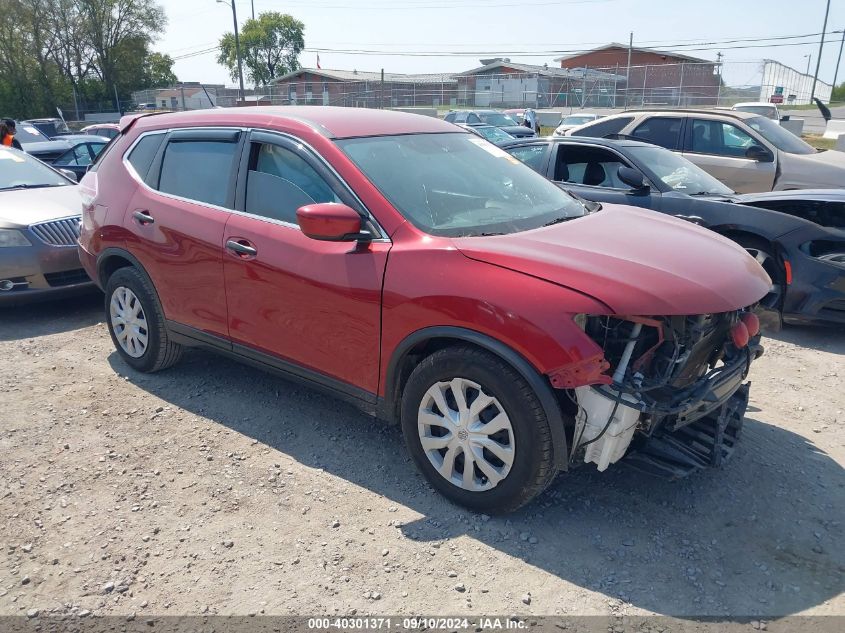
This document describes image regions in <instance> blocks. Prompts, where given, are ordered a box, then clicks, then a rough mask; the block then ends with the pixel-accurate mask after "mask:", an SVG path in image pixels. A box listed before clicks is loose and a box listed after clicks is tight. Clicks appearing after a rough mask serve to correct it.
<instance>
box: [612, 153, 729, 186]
mask: <svg viewBox="0 0 845 633" xmlns="http://www.w3.org/2000/svg"><path fill="white" fill-rule="evenodd" d="M628 151H629V152H630V154H631V155H632V156H633V157H634V158H636V159H637V162H639V163H640V164H643V165H646V166H647V167H648V168H649V170H651V172H652V173H653V174H654V175H655V176H657V178H659V179H660V180H661V181H663V183H664V184H666V185H667V186H669V187H671V188H672V189H674V190H675V191H678V192H680V193H686V194H689V195H704V194H714V195H720V196H728V195H731V194H732V193H733V191H731V190H730V189H729V188H728V187H726V186H725V185H723V184H722V183H721V182H719V181H718V180H716V179H715V178H714V177H713V176H711V175H710V174H708V173H707V172H706V171H704V170H703V169H701V168H700V167H698V166H697V165H693V164H692V163H691V162H690V161H688V160H687V159H686V158H684V157H683V156H678V155H677V154H675V153H674V152H670V151H669V150H667V149H663V148H662V147H647V146H641V147H640V146H630V147H628Z"/></svg>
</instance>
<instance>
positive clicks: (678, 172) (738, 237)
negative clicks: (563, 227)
mask: <svg viewBox="0 0 845 633" xmlns="http://www.w3.org/2000/svg"><path fill="white" fill-rule="evenodd" d="M502 147H503V148H504V149H505V151H507V152H508V153H509V154H511V155H512V156H514V157H516V158H518V159H519V160H521V161H522V162H524V163H525V164H527V165H528V166H529V167H531V168H532V169H534V170H535V171H537V172H538V173H540V174H542V175H544V176H546V177H547V178H549V179H550V180H552V181H554V182H556V183H559V184H560V185H561V186H563V187H564V188H566V189H567V190H570V191H572V192H573V193H576V194H578V195H579V196H582V197H584V198H586V199H588V200H593V201H596V202H612V203H616V204H626V205H630V206H635V207H644V208H647V209H652V210H654V211H659V212H661V213H665V214H669V215H674V216H675V217H679V218H682V219H684V220H688V221H691V222H694V223H696V224H699V225H701V226H705V227H707V228H710V229H712V230H714V231H716V232H718V233H720V234H721V235H724V236H725V237H728V238H730V239H732V240H733V241H735V242H737V243H738V244H740V245H741V246H743V247H744V248H745V249H746V250H747V251H748V252H749V253H751V254H752V255H753V256H754V258H755V259H757V261H758V262H759V263H760V264H761V265H762V266H763V268H764V269H765V270H766V272H767V273H768V275H769V277H770V278H771V279H772V286H771V288H770V290H769V293H768V295H767V296H766V297H765V298H764V299H763V303H764V305H767V306H768V307H770V308H772V309H774V310H776V311H777V312H778V313H780V314H782V316H783V319H784V320H785V321H786V322H789V323H802V322H834V323H842V324H845V189H838V190H828V191H818V190H797V191H784V192H769V193H762V194H759V193H758V194H745V195H737V194H736V193H735V192H734V191H732V190H731V189H730V188H729V187H727V186H725V185H724V184H722V183H721V182H720V181H718V180H717V179H716V178H714V177H712V176H711V175H710V174H708V173H707V172H705V171H704V170H702V169H700V168H699V167H697V166H696V165H694V164H693V163H691V162H690V161H689V160H686V158H684V157H683V156H681V155H678V154H676V153H673V152H670V151H669V150H666V149H664V148H662V147H658V146H655V145H650V144H646V143H642V142H638V141H633V140H611V139H602V138H589V137H577V136H567V137H551V138H540V139H525V140H516V139H515V140H513V141H510V142H507V143H504V144H503V145H502Z"/></svg>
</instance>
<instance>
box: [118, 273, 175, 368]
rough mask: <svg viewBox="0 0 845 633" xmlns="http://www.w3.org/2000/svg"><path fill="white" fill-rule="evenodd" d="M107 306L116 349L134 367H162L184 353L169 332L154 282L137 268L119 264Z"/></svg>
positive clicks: (172, 362) (170, 364)
mask: <svg viewBox="0 0 845 633" xmlns="http://www.w3.org/2000/svg"><path fill="white" fill-rule="evenodd" d="M105 308H106V324H107V325H108V328H109V334H111V339H112V342H113V343H114V346H115V349H117V352H118V354H120V356H121V358H123V360H124V361H125V362H126V364H127V365H129V366H130V367H132V368H133V369H136V370H138V371H141V372H144V373H152V372H156V371H161V370H162V369H167V368H168V367H170V366H172V365H174V364H175V363H176V362H177V361H178V360H179V358H180V357H181V356H182V346H181V345H179V344H178V343H174V342H173V341H171V340H170V337H169V336H168V333H167V329H166V328H165V320H164V312H163V311H162V309H161V305H160V304H159V302H158V297H157V295H156V292H155V289H154V288H153V285H152V283H151V282H150V280H149V279H148V278H147V277H146V275H144V274H142V273H141V272H140V271H139V270H138V269H136V268H132V267H127V268H120V269H118V270H117V271H115V272H114V274H113V275H112V276H111V277H109V280H108V283H106V304H105ZM142 342H143V344H141V343H142Z"/></svg>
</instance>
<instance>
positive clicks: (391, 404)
mask: <svg viewBox="0 0 845 633" xmlns="http://www.w3.org/2000/svg"><path fill="white" fill-rule="evenodd" d="M454 345H471V346H473V347H477V348H479V349H482V350H485V351H487V352H489V353H491V354H494V355H495V356H497V357H499V358H500V359H501V360H503V361H504V362H506V363H508V364H509V365H510V366H511V367H513V368H514V370H516V371H517V372H518V373H519V374H520V376H522V377H523V378H524V379H525V380H526V382H528V384H529V385H530V386H531V388H532V389H533V390H534V393H536V394H537V398H538V399H539V400H540V404H541V405H542V407H543V411H544V413H545V414H546V418H547V419H548V421H549V427H550V430H551V435H552V443H553V447H554V463H555V467H556V468H557V469H558V470H567V467H568V462H569V453H568V450H567V441H566V433H565V430H564V423H563V413H562V411H561V408H560V405H559V403H558V399H557V396H556V395H555V391H554V389H553V388H552V386H551V384H550V383H549V382H548V380H547V379H545V377H544V376H543V375H542V374H541V373H540V372H539V371H538V370H537V369H536V368H535V367H534V366H533V365H532V364H531V363H530V362H529V361H528V360H527V359H526V358H525V357H524V356H523V355H522V354H520V353H519V352H517V351H516V350H514V349H513V348H511V347H510V346H508V345H507V344H505V343H503V342H502V341H499V340H497V339H495V338H493V337H491V336H488V335H487V334H482V333H481V332H476V331H475V330H470V329H467V328H462V327H454V326H434V327H428V328H423V329H421V330H417V331H416V332H414V333H412V334H410V335H408V336H407V337H405V338H404V339H403V340H402V341H401V342H400V343H399V345H397V346H396V348H395V349H394V350H393V354H392V355H391V357H390V360H389V361H388V365H387V372H386V379H385V385H384V400H383V406H382V407H381V413H380V415H381V417H385V418H386V419H388V420H390V421H397V420H398V419H399V407H400V402H401V397H402V391H403V390H404V386H405V383H406V382H407V380H408V377H409V376H410V374H411V372H412V371H413V369H414V367H416V366H417V365H418V364H419V362H421V361H422V360H423V359H424V358H425V357H427V356H429V355H431V354H432V353H434V352H436V351H438V350H440V349H444V348H446V347H450V346H454Z"/></svg>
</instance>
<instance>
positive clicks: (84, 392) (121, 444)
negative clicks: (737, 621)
mask: <svg viewBox="0 0 845 633" xmlns="http://www.w3.org/2000/svg"><path fill="white" fill-rule="evenodd" d="M100 301H101V300H100V298H99V297H91V298H85V299H80V300H73V301H67V302H64V303H61V304H45V305H40V306H34V307H31V308H26V309H17V310H14V311H12V310H6V311H2V312H0V359H2V360H0V394H2V395H0V402H2V405H0V456H2V457H0V520H2V525H0V615H9V614H25V613H27V612H30V614H31V615H34V613H35V612H34V611H32V610H38V611H39V612H40V613H41V614H48V613H51V612H53V613H76V614H77V615H80V614H82V615H85V614H86V613H85V612H93V613H94V614H103V615H108V614H121V615H125V614H131V613H137V614H139V616H140V615H143V614H194V613H203V612H207V613H220V614H250V613H272V614H309V615H313V614H326V615H331V614H347V613H352V612H357V613H358V614H366V613H384V614H388V613H389V614H429V615H431V614H443V613H450V614H503V615H509V614H579V615H580V614H631V615H635V614H644V613H660V614H674V615H691V614H697V615H704V614H710V615H720V614H727V615H733V616H738V615H757V616H762V617H770V616H775V615H783V614H793V613H814V614H845V598H843V596H842V592H843V584H845V583H843V573H845V548H843V543H845V538H843V537H844V536H845V535H843V530H845V477H843V463H845V412H843V409H845V386H843V385H845V380H843V378H845V356H843V354H845V332H842V331H839V332H835V331H825V330H812V329H798V328H789V329H787V330H785V331H784V332H782V333H780V334H778V335H777V336H778V337H777V339H768V340H767V341H766V347H767V352H766V355H765V356H764V357H763V358H762V359H761V360H760V361H758V362H757V363H756V364H755V365H754V368H753V370H752V375H751V379H752V381H753V387H752V390H751V400H752V405H753V406H752V407H751V409H750V411H749V414H748V418H747V420H746V425H745V430H744V438H743V442H742V445H741V448H740V449H739V450H738V452H737V454H736V455H735V457H734V459H733V461H732V462H731V463H730V464H729V465H728V466H727V467H725V468H724V469H723V470H721V471H714V472H708V473H704V474H701V475H699V476H695V477H693V478H691V479H689V480H686V481H683V482H679V483H668V482H662V481H658V480H653V479H651V478H649V477H647V476H645V475H640V474H637V473H634V472H632V471H630V470H628V469H627V468H625V467H612V468H611V469H610V470H609V471H608V472H607V473H605V474H599V473H596V472H595V471H594V470H593V469H592V468H582V469H580V470H578V471H576V472H574V473H571V474H569V475H562V476H560V477H558V479H557V480H556V482H555V483H554V484H553V486H552V487H551V488H550V489H549V490H548V491H547V493H546V494H544V495H543V496H542V497H541V498H540V499H539V500H538V501H537V502H535V503H533V504H532V505H530V506H529V507H528V508H525V509H523V510H522V511H520V512H518V513H516V514H514V515H512V516H509V517H505V518H496V517H494V518H490V517H486V516H477V515H473V514H471V513H469V512H466V511H463V510H461V509H459V508H457V507H455V506H452V505H450V504H449V503H447V502H446V501H444V500H443V499H442V498H441V497H439V496H438V495H436V494H435V493H434V492H432V491H431V490H430V489H429V488H428V486H427V485H426V484H425V483H424V481H423V479H422V477H421V476H420V475H418V474H417V473H416V471H415V470H414V467H413V465H412V464H411V462H410V460H409V458H408V456H407V455H406V453H405V450H404V448H403V444H402V439H401V435H400V433H399V431H398V429H396V428H388V427H384V426H382V425H380V424H378V423H374V422H373V421H372V420H371V419H369V418H367V417H365V416H363V415H362V414H360V413H358V412H357V411H356V410H354V409H352V408H349V407H347V406H346V405H343V404H340V403H338V402H337V401H335V400H332V399H331V398H328V397H325V396H323V395H320V394H317V393H315V392H311V391H308V390H306V389H303V388H300V387H297V386H293V385H291V384H288V383H286V382H283V381H281V380H279V379H277V378H274V377H272V376H268V375H265V374H262V373H260V372H258V371H256V370H253V369H250V368H246V367H243V366H241V365H238V364H236V363H234V362H231V361H228V360H224V359H221V358H218V357H216V356H212V355H210V354H208V353H206V352H201V351H190V352H188V353H187V354H186V355H185V357H184V360H183V362H182V363H181V364H180V365H179V366H177V367H176V368H174V369H172V370H170V371H167V372H165V373H161V374H157V375H152V376H147V375H141V374H138V373H135V372H133V371H131V370H129V368H128V367H127V366H126V365H125V364H123V363H122V362H121V361H120V359H119V357H118V355H117V354H116V353H115V352H114V350H113V348H112V344H111V341H110V339H109V337H108V334H107V331H106V327H105V325H104V324H103V323H102V318H101V308H100Z"/></svg>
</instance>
